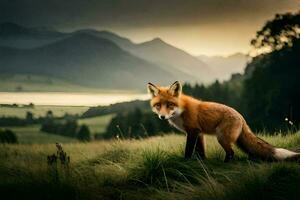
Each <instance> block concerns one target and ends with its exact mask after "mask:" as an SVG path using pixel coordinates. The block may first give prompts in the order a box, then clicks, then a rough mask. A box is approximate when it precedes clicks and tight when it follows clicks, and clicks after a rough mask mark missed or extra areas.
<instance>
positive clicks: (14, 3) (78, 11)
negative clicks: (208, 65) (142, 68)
mask: <svg viewBox="0 0 300 200" xmlns="http://www.w3.org/2000/svg"><path fill="white" fill-rule="evenodd" d="M297 10H300V1H299V0H67V1H66V0H0V23H2V22H15V23H18V24H20V25H24V26H49V27H52V28H56V29H58V30H61V31H73V30H77V29H82V28H94V29H98V30H110V31H113V32H115V33H117V34H119V35H122V36H125V37H128V38H129V39H131V40H132V41H134V42H144V41H147V40H151V39H153V38H155V37H160V38H161V39H163V40H164V41H166V42H168V43H170V44H172V45H174V46H176V47H179V48H181V49H183V50H185V51H187V52H188V53H191V54H193V55H200V54H204V55H230V54H233V53H236V52H243V53H248V52H249V50H250V45H249V43H250V40H251V39H252V38H253V37H254V36H255V33H256V31H257V30H259V29H260V28H261V27H262V26H263V24H264V23H265V22H266V20H270V19H272V18H273V17H274V15H275V14H276V13H286V12H295V11H297Z"/></svg>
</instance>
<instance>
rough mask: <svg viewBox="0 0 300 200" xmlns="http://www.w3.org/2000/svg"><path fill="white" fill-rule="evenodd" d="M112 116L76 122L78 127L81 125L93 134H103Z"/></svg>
mask: <svg viewBox="0 0 300 200" xmlns="http://www.w3.org/2000/svg"><path fill="white" fill-rule="evenodd" d="M113 116H114V115H113V114H109V115H104V116H100V117H92V118H86V119H80V120H78V123H79V125H82V124H85V125H87V126H88V127H89V129H90V131H91V132H92V133H93V134H95V133H103V132H105V129H106V126H107V125H108V124H109V122H110V120H111V119H112V117H113Z"/></svg>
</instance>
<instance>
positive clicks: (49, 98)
mask: <svg viewBox="0 0 300 200" xmlns="http://www.w3.org/2000/svg"><path fill="white" fill-rule="evenodd" d="M146 99H149V95H148V94H142V93H140V94H139V93H82V92H78V93H76V92H74V93H65V92H0V104H13V103H16V104H29V103H33V104H35V105H56V106H97V105H109V104H112V103H118V102H124V101H132V100H146Z"/></svg>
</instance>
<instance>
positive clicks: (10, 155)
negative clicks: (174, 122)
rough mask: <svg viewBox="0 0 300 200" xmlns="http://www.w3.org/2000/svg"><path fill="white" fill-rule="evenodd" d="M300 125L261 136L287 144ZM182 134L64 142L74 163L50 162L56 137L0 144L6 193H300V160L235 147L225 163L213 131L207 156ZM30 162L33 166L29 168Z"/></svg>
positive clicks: (213, 197)
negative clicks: (272, 159)
mask: <svg viewBox="0 0 300 200" xmlns="http://www.w3.org/2000/svg"><path fill="white" fill-rule="evenodd" d="M299 136H300V135H299V132H298V133H297V134H295V135H287V136H280V135H277V136H272V137H271V136H268V137H267V136H263V139H265V140H267V141H268V142H270V143H272V144H275V145H277V146H281V147H296V146H299V145H300V144H299V141H300V140H299ZM184 140H185V139H184V137H183V136H181V135H168V136H162V137H152V138H149V139H145V140H119V141H98V142H91V143H70V144H63V150H64V151H65V152H66V153H67V155H68V156H70V164H69V165H64V164H60V162H58V163H57V164H55V163H54V164H52V165H50V164H49V165H48V164H47V156H48V155H52V154H55V153H56V148H55V144H54V142H53V144H33V145H24V144H18V145H1V146H0V162H1V167H0V186H1V187H0V192H1V196H2V197H4V198H5V197H9V199H87V200H88V199H101V200H102V199H120V198H122V199H210V200H222V199H229V200H234V199H241V197H243V199H247V200H248V199H249V200H250V199H251V200H252V199H266V200H269V199H270V200H271V199H290V200H294V199H295V200H296V199H299V194H298V193H299V192H298V187H299V183H300V167H299V164H297V163H288V162H282V163H266V162H253V161H249V160H248V159H247V157H246V156H245V154H243V153H241V152H240V151H237V150H236V156H235V159H234V160H233V161H232V162H230V163H223V157H224V153H223V151H222V149H221V147H220V145H219V144H217V141H216V139H215V138H212V137H208V138H207V146H208V147H209V148H207V153H208V159H207V160H204V161H202V160H197V159H196V158H193V159H190V160H186V159H184V158H183V148H184V144H183V143H184ZM28 166H30V167H28Z"/></svg>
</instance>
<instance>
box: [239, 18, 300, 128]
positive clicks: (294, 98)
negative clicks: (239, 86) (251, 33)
mask: <svg viewBox="0 0 300 200" xmlns="http://www.w3.org/2000/svg"><path fill="white" fill-rule="evenodd" d="M299 25H300V13H296V14H295V15H292V14H284V15H276V17H275V19H274V20H273V21H269V22H267V24H266V25H265V26H264V27H263V28H262V30H260V31H258V35H257V37H256V39H255V40H254V42H252V43H253V45H254V46H255V47H256V48H261V47H264V46H267V47H269V48H271V49H272V52H270V53H268V54H264V55H260V56H257V57H256V58H254V59H253V61H252V63H250V64H249V65H248V66H247V69H248V71H251V74H250V75H249V76H248V77H247V78H246V80H245V82H244V92H243V95H242V97H243V98H242V99H243V104H244V106H245V113H246V117H247V119H248V121H249V122H250V124H251V125H252V127H255V128H256V129H267V130H276V129H277V130H278V129H281V130H282V129H284V128H286V127H287V126H286V122H285V118H287V119H288V121H289V122H290V125H298V124H299V122H300V106H299V102H300V93H299V92H298V90H299V88H300V82H299V80H298V79H299V74H300V68H299V66H300V57H299V55H300V38H299ZM249 68H251V70H249Z"/></svg>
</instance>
